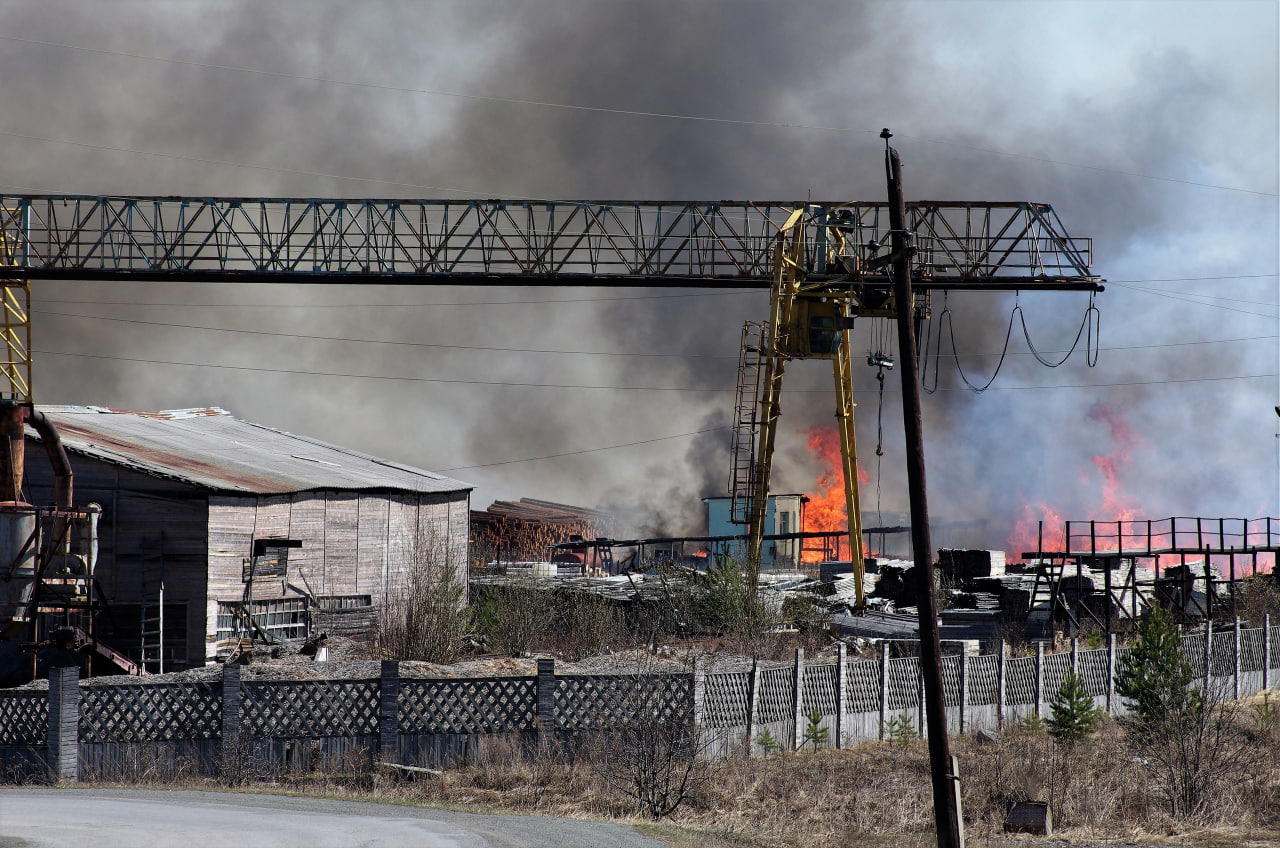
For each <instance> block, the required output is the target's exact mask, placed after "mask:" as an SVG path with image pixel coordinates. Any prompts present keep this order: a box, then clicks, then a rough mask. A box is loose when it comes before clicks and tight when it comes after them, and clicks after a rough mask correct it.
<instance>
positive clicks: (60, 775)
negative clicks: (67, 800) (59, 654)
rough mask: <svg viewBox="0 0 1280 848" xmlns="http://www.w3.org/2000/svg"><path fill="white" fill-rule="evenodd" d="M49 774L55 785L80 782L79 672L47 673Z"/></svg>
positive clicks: (59, 670)
mask: <svg viewBox="0 0 1280 848" xmlns="http://www.w3.org/2000/svg"><path fill="white" fill-rule="evenodd" d="M49 771H50V772H51V773H52V775H53V780H54V782H56V783H75V782H76V781H78V780H79V779H80V669H79V668H77V667H75V666H72V667H70V668H54V669H50V670H49Z"/></svg>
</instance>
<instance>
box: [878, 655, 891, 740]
mask: <svg viewBox="0 0 1280 848" xmlns="http://www.w3.org/2000/svg"><path fill="white" fill-rule="evenodd" d="M888 720H889V643H888V642H881V643H880V741H881V742H883V741H884V726H885V723H886V722H887V721H888Z"/></svg>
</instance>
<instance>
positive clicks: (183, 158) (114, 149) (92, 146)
mask: <svg viewBox="0 0 1280 848" xmlns="http://www.w3.org/2000/svg"><path fill="white" fill-rule="evenodd" d="M4 37H5V36H0V38H4ZM0 136H8V137H10V138H20V139H22V140H24V141H43V142H47V143H50V144H66V145H69V146H71V147H81V148H85V149H88V150H106V151H109V152H111V153H129V154H133V155H137V156H154V157H156V158H159V159H175V160H177V161H180V162H198V163H200V164H202V165H225V166H227V167H231V168H249V169H252V170H255V171H270V172H272V173H276V174H297V175H299V176H303V177H323V178H324V179H329V180H347V181H350V182H361V183H377V184H379V185H392V186H399V187H401V188H425V189H431V190H432V191H447V192H450V193H452V194H461V195H464V196H470V197H474V196H477V195H489V194H492V192H483V191H479V192H478V191H471V190H468V189H461V188H449V187H447V186H437V185H425V184H423V183H405V182H399V181H397V180H380V179H376V178H373V177H348V176H344V175H342V174H329V173H325V172H323V171H304V170H300V169H298V168H280V167H277V166H275V165H257V164H253V163H251V162H232V161H230V160H227V159H211V158H208V157H205V156H192V155H189V154H183V153H163V152H161V151H158V150H140V149H138V148H135V147H118V146H116V145H113V144H96V143H92V142H87V141H76V140H75V139H70V138H53V137H51V136H40V135H30V134H28V133H19V132H13V131H12V130H0ZM529 199H530V200H540V199H542V198H529Z"/></svg>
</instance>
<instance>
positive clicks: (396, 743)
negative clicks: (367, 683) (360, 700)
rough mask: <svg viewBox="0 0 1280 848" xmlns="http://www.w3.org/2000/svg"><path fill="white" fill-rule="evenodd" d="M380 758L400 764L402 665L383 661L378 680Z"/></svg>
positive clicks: (385, 761) (383, 760) (392, 661)
mask: <svg viewBox="0 0 1280 848" xmlns="http://www.w3.org/2000/svg"><path fill="white" fill-rule="evenodd" d="M378 757H379V759H381V760H382V762H384V763H398V762H400V663H399V662H397V661H396V660H383V661H382V676H381V678H380V679H379V680H378Z"/></svg>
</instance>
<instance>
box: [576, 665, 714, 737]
mask: <svg viewBox="0 0 1280 848" xmlns="http://www.w3.org/2000/svg"><path fill="white" fill-rule="evenodd" d="M692 715H693V675H689V674H664V675H638V674H637V675H611V676H607V677H606V676H587V675H565V676H563V677H557V678H556V692H555V716H556V727H558V728H560V729H562V730H600V729H604V728H610V727H631V726H634V725H635V724H637V723H638V722H641V721H645V722H651V721H656V722H658V723H667V722H682V721H688V720H689V718H690V717H691V716H692Z"/></svg>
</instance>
